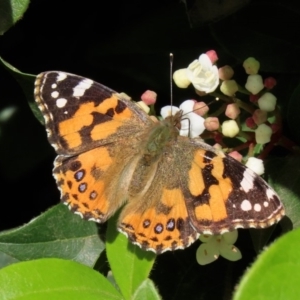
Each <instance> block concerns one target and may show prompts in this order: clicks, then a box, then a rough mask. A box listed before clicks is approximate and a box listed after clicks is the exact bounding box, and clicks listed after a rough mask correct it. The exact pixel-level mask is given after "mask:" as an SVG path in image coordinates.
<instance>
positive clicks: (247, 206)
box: [241, 199, 252, 211]
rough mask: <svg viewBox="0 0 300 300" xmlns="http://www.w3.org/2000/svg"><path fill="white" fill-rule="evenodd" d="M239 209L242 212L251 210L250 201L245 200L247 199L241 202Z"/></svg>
mask: <svg viewBox="0 0 300 300" xmlns="http://www.w3.org/2000/svg"><path fill="white" fill-rule="evenodd" d="M241 209H242V210H243V211H248V210H251V209H252V205H251V203H250V201H249V200H247V199H245V200H243V202H242V203H241Z"/></svg>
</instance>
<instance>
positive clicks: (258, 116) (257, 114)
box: [252, 109, 268, 125]
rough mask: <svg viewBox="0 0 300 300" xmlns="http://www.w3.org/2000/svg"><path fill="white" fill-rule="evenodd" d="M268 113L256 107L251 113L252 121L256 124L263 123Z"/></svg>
mask: <svg viewBox="0 0 300 300" xmlns="http://www.w3.org/2000/svg"><path fill="white" fill-rule="evenodd" d="M267 117H268V113H267V112H266V111H264V110H261V109H256V110H255V111H254V113H253V115H252V118H253V121H254V123H255V124H256V125H260V124H263V123H265V122H266V121H267Z"/></svg>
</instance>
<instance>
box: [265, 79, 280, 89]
mask: <svg viewBox="0 0 300 300" xmlns="http://www.w3.org/2000/svg"><path fill="white" fill-rule="evenodd" d="M276 84H277V81H276V79H275V78H274V77H268V78H266V79H265V80H264V86H265V88H267V89H268V90H271V89H272V88H273V87H274V86H275V85H276Z"/></svg>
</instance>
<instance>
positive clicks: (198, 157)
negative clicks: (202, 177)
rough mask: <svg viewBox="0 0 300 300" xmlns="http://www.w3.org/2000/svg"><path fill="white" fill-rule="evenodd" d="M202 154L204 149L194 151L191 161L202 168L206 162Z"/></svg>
mask: <svg viewBox="0 0 300 300" xmlns="http://www.w3.org/2000/svg"><path fill="white" fill-rule="evenodd" d="M204 154H205V150H203V149H199V150H197V151H195V153H194V159H193V162H194V163H195V164H197V165H198V166H199V167H200V168H201V169H203V168H204V167H205V166H206V163H205V162H204Z"/></svg>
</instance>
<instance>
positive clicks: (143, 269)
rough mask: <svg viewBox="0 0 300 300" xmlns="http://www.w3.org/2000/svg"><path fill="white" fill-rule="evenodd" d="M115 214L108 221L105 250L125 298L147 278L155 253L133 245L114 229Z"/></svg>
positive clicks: (129, 297)
mask: <svg viewBox="0 0 300 300" xmlns="http://www.w3.org/2000/svg"><path fill="white" fill-rule="evenodd" d="M116 220H117V215H116V216H114V217H113V218H111V219H110V220H109V222H108V228H107V234H106V239H107V241H106V252H107V257H108V260H109V264H110V267H111V270H112V274H113V276H114V278H115V280H116V283H117V284H118V286H119V288H120V290H121V292H122V294H123V296H124V298H125V299H131V296H132V295H133V293H134V292H135V290H136V289H137V288H138V287H139V286H140V284H141V283H142V282H143V281H144V280H145V279H147V277H148V276H149V273H150V271H151V268H152V266H153V263H154V260H155V257H156V255H155V254H154V253H153V252H148V251H143V250H141V249H140V248H139V247H138V246H135V245H133V244H132V243H130V242H129V241H128V239H127V238H126V237H125V236H124V235H123V234H121V233H119V232H118V231H117V230H116Z"/></svg>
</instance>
